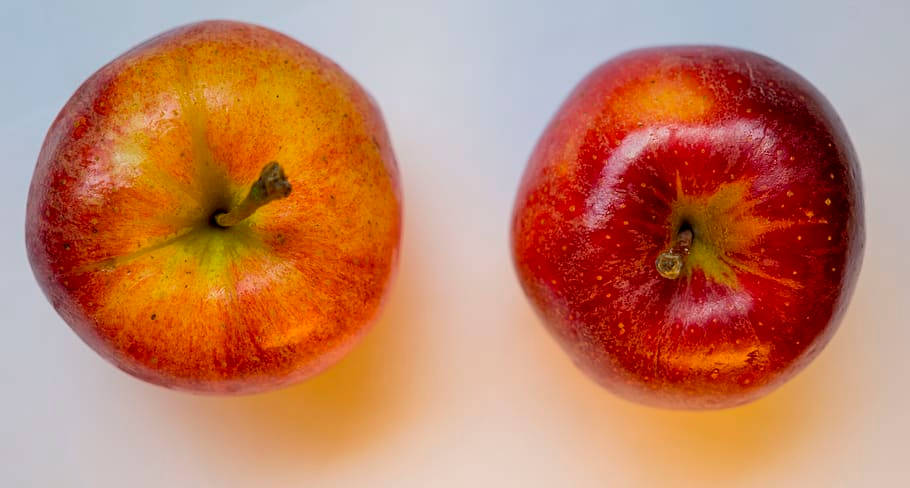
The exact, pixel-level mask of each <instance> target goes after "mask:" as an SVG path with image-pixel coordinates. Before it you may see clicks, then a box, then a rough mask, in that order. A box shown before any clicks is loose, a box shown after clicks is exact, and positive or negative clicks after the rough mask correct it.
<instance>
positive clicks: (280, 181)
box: [214, 161, 291, 227]
mask: <svg viewBox="0 0 910 488" xmlns="http://www.w3.org/2000/svg"><path fill="white" fill-rule="evenodd" d="M290 194H291V184H290V182H288V179H287V177H286V176H285V175H284V170H283V169H282V168H281V165H280V164H278V163H277V162H275V161H272V162H270V163H268V164H266V165H265V166H264V167H263V168H262V172H261V173H259V179H258V180H256V182H255V183H253V186H252V187H250V193H249V194H247V196H246V198H244V199H243V201H242V202H240V204H239V205H237V206H236V207H234V208H233V209H232V210H230V211H229V212H222V213H218V214H215V217H214V220H215V223H216V224H217V225H218V226H219V227H231V226H233V225H237V224H239V223H240V222H241V221H243V219H245V218H247V217H249V216H250V215H253V212H255V211H256V209H258V208H259V207H261V206H263V205H265V204H267V203H269V202H271V201H273V200H278V199H281V198H285V197H287V196H288V195H290Z"/></svg>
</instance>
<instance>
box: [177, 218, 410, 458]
mask: <svg viewBox="0 0 910 488" xmlns="http://www.w3.org/2000/svg"><path fill="white" fill-rule="evenodd" d="M411 237H413V236H408V238H411ZM403 242H404V241H403ZM414 246H419V243H411V244H409V245H408V246H407V247H409V248H411V247H414ZM408 254H409V253H408V252H407V249H403V250H402V253H401V254H400V256H401V261H400V262H399V268H398V273H397V276H396V278H395V279H394V281H393V283H392V286H391V288H390V289H389V291H388V293H389V295H388V296H387V301H386V303H385V305H384V307H383V310H382V311H381V313H380V315H379V317H378V319H377V322H376V323H375V324H374V325H373V328H372V329H371V330H370V331H369V332H368V333H367V335H366V337H364V339H363V340H362V341H361V343H360V344H358V345H356V346H355V347H354V349H353V350H352V351H351V352H350V353H349V354H348V355H347V356H346V357H344V358H343V359H342V360H341V361H339V362H338V363H337V364H335V365H334V366H332V367H330V368H329V369H328V370H326V371H324V372H323V373H321V374H319V375H317V376H315V377H313V378H310V379H309V380H306V381H304V382H302V383H300V384H298V385H294V386H291V387H288V388H285V389H283V390H279V391H275V392H270V393H265V394H259V395H251V396H241V397H231V398H223V397H204V396H192V395H183V396H182V397H181V398H174V399H172V400H173V402H169V403H173V405H172V408H174V409H178V410H179V411H178V413H177V415H175V416H176V417H179V419H180V420H181V421H182V422H185V423H186V424H187V426H188V427H187V428H188V429H191V430H192V431H193V435H189V436H184V438H189V439H191V440H193V441H194V442H198V443H199V444H200V445H199V446H196V448H195V449H194V450H196V451H198V452H200V453H202V454H203V455H204V457H210V458H212V459H213V460H214V463H215V464H221V463H224V462H228V463H230V462H231V460H232V459H253V458H254V459H255V460H256V464H257V465H258V466H260V467H261V466H262V463H265V464H266V465H268V466H272V468H274V469H277V470H279V471H280V470H281V469H285V470H288V469H300V468H305V469H308V470H321V469H323V468H327V467H329V466H331V465H332V464H333V463H334V462H336V461H340V460H342V459H343V458H346V457H350V456H353V455H355V454H356V453H357V452H358V451H360V450H364V449H369V448H371V447H376V446H380V447H381V446H382V445H383V444H384V441H387V440H388V439H390V438H392V437H394V436H395V435H396V433H399V432H402V431H405V430H407V424H408V422H409V421H412V420H413V419H414V418H415V416H416V415H417V414H418V412H419V411H420V410H419V408H418V406H417V405H416V404H417V403H419V400H418V399H417V396H416V395H417V388H416V387H415V385H414V380H413V377H412V374H411V372H412V371H413V370H414V366H415V360H414V359H413V354H412V352H413V348H414V347H415V344H416V343H417V342H419V341H420V340H421V339H420V336H421V334H422V332H421V330H420V329H421V327H420V319H419V317H420V316H421V315H422V312H421V310H420V308H419V306H420V305H419V304H421V303H423V302H424V300H421V296H422V295H421V285H420V282H419V276H420V274H421V273H422V266H421V265H420V263H415V262H412V261H413V260H412V259H411V258H409V257H408Z"/></svg>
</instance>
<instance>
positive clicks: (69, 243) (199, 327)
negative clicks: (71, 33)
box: [26, 21, 401, 393]
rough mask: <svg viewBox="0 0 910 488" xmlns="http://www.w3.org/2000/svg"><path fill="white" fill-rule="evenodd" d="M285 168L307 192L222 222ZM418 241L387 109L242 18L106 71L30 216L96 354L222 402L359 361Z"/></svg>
mask: <svg viewBox="0 0 910 488" xmlns="http://www.w3.org/2000/svg"><path fill="white" fill-rule="evenodd" d="M269 161H278V162H279V163H280V164H281V165H282V166H283V167H284V170H285V173H286V174H287V176H288V178H289V180H290V183H291V185H292V187H293V191H292V193H291V195H290V196H289V197H288V198H286V199H284V200H279V201H276V202H272V203H270V204H268V205H266V206H264V207H262V208H260V209H259V210H258V211H257V212H256V213H255V214H254V215H253V216H252V217H250V218H249V219H247V220H246V221H244V222H243V223H241V224H240V225H237V226H235V227H231V228H228V229H221V228H217V227H216V226H213V225H212V223H211V220H210V219H211V216H212V215H213V214H214V213H215V212H217V211H219V210H226V209H228V208H230V207H232V206H233V205H236V204H237V203H238V202H239V201H240V200H242V199H243V197H244V196H245V195H246V192H247V191H248V190H249V187H250V185H251V184H252V182H253V181H255V180H256V178H257V177H258V174H259V171H260V170H261V169H262V167H263V166H264V165H265V164H266V163H268V162H269ZM400 233H401V192H400V189H399V176H398V170H397V166H396V162H395V157H394V155H393V153H392V148H391V145H390V142H389V138H388V135H387V133H386V129H385V125H384V123H383V120H382V117H381V115H380V113H379V110H378V108H377V107H376V105H375V104H374V102H373V101H372V100H371V98H370V97H369V96H368V95H367V94H366V93H365V92H364V90H363V89H362V88H361V87H360V86H359V85H358V84H357V83H356V82H355V81H354V80H353V79H352V78H351V77H350V76H348V75H347V74H346V73H345V72H344V71H342V70H341V68H339V67H338V66H337V65H335V64H334V63H332V62H331V61H330V60H328V59H326V58H325V57H323V56H321V55H319V54H318V53H316V52H315V51H313V50H312V49H309V48H307V47H306V46H304V45H302V44H300V43H299V42H297V41H295V40H293V39H291V38H289V37H286V36H284V35H281V34H279V33H276V32H274V31H271V30H268V29H266V28H263V27H258V26H253V25H249V24H242V23H237V22H226V21H209V22H201V23H197V24H192V25H187V26H184V27H180V28H177V29H174V30H171V31H168V32H166V33H164V34H161V35H159V36H157V37H155V38H153V39H151V40H149V41H147V42H145V43H143V44H141V45H139V46H137V47H135V48H133V49H132V50H130V51H129V52H127V53H125V54H123V55H122V56H120V57H118V58H117V59H115V60H114V61H113V62H111V63H110V64H108V65H106V66H104V67H103V68H101V69H100V70H98V72H96V73H95V74H93V75H92V76H91V77H90V78H89V79H88V80H87V81H86V82H85V83H84V84H83V85H82V86H81V87H80V88H79V89H78V90H77V91H76V93H75V94H74V95H73V97H72V98H71V99H70V100H69V101H68V102H67V104H66V105H65V106H64V107H63V109H62V111H61V112H60V114H59V116H58V117H57V119H56V120H55V121H54V123H53V125H52V126H51V128H50V130H49V132H48V134H47V138H46V139H45V141H44V145H43V147H42V149H41V153H40V155H39V157H38V162H37V166H36V168H35V172H34V176H33V177H32V183H31V188H30V191H29V196H28V208H27V220H26V244H27V249H28V257H29V260H30V262H31V265H32V269H33V270H34V273H35V277H36V278H37V280H38V283H39V284H40V286H41V288H42V290H44V293H45V295H46V296H47V297H48V299H49V300H50V302H51V303H52V304H53V306H54V308H55V309H56V310H57V312H58V313H59V314H60V315H61V317H63V319H64V320H65V321H66V322H67V323H68V324H69V325H70V326H71V327H72V328H73V330H74V331H76V333H77V334H78V335H79V336H80V337H81V338H82V339H83V340H84V341H85V342H86V343H87V344H88V345H89V346H91V347H92V348H93V349H94V350H95V351H97V352H98V353H99V354H100V355H101V356H103V357H104V358H106V359H108V360H109V361H111V362H112V363H114V364H115V365H116V366H117V367H119V368H121V369H122V370H124V371H126V372H128V373H130V374H132V375H134V376H136V377H138V378H141V379H144V380H146V381H149V382H152V383H155V384H158V385H161V386H165V387H168V388H175V389H180V390H188V391H193V392H204V393H252V392H260V391H265V390H271V389H275V388H278V387H281V386H284V385H288V384H291V383H294V382H297V381H300V380H303V379H305V378H307V377H310V376H312V375H314V374H316V373H318V372H320V371H322V370H324V369H325V368H327V367H328V366H329V365H331V364H333V363H334V362H336V361H337V360H338V359H340V358H341V357H342V356H343V355H344V354H345V353H346V352H347V351H348V350H349V349H351V347H353V346H354V344H355V343H356V342H357V341H358V339H359V338H360V337H361V336H362V335H363V334H364V332H365V331H366V330H367V329H368V327H369V324H370V323H371V322H372V319H373V318H374V317H375V316H376V314H377V312H378V310H379V308H380V305H381V302H382V297H383V295H384V291H385V290H386V288H387V286H388V284H389V281H390V278H391V276H392V274H393V270H394V268H395V264H396V258H397V253H398V246H399V239H400Z"/></svg>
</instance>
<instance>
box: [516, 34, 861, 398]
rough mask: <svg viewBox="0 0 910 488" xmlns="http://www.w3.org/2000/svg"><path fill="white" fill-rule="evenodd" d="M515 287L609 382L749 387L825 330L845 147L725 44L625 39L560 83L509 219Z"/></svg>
mask: <svg viewBox="0 0 910 488" xmlns="http://www.w3.org/2000/svg"><path fill="white" fill-rule="evenodd" d="M512 225H513V227H512V245H513V255H514V260H515V265H516V268H517V271H518V275H519V277H520V280H521V282H522V285H523V286H524V289H525V292H526V293H527V295H528V296H529V297H530V299H531V301H532V303H533V304H534V306H535V307H536V309H537V311H538V312H539V313H540V315H541V316H542V317H543V320H544V322H545V323H546V324H547V327H548V328H549V330H550V332H551V333H552V334H553V335H554V336H555V337H556V339H557V340H558V341H559V343H560V344H561V345H562V346H563V348H564V349H565V350H566V351H567V352H568V354H569V356H570V357H571V358H572V360H573V361H574V362H575V363H576V364H577V365H578V366H579V367H580V368H581V369H582V370H584V371H585V372H586V373H587V374H589V375H590V376H591V377H593V378H594V379H595V380H596V381H598V382H599V383H600V384H602V385H603V386H605V387H606V388H608V389H609V390H611V391H613V392H616V393H618V394H620V395H622V396H624V397H626V398H629V399H632V400H636V401H639V402H642V403H646V404H650V405H655V406H663V407H671V408H689V409H702V408H721V407H729V406H733V405H739V404H742V403H746V402H749V401H751V400H755V399H756V398H759V397H761V396H762V395H764V394H766V393H768V392H770V391H771V390H773V389H775V388H776V387H778V386H780V385H781V384H782V383H784V382H785V381H787V379H789V378H791V377H793V375H794V374H796V373H797V372H798V371H800V370H801V369H802V368H803V367H805V366H806V364H808V363H809V362H810V361H811V360H812V359H813V358H814V357H815V356H816V355H818V353H819V352H820V351H821V350H822V348H823V347H824V346H825V344H826V343H827V342H828V341H829V340H830V339H831V336H832V334H834V331H835V329H836V328H837V325H838V322H839V321H840V319H841V317H842V316H843V314H844V309H845V308H846V306H847V302H848V301H849V298H850V295H851V293H852V290H853V287H854V284H855V283H856V279H857V275H858V273H859V268H860V264H861V261H862V254H863V245H864V227H863V199H862V189H861V183H860V173H859V166H858V164H857V159H856V154H855V153H854V151H853V147H852V145H851V144H850V140H849V138H848V137H847V133H846V131H845V129H844V126H843V124H842V123H841V122H840V120H839V119H838V117H837V114H836V113H835V112H834V109H833V108H831V106H830V104H829V103H828V102H827V101H826V100H825V99H824V97H823V96H822V95H821V94H820V93H819V92H818V90H816V89H815V88H814V87H813V86H812V85H810V84H809V82H808V81H806V80H805V79H803V78H802V77H800V76H799V75H798V74H796V73H794V72H793V71H791V70H790V69H788V68H786V67H784V66H782V65H781V64H779V63H777V62H775V61H773V60H771V59H768V58H766V57H764V56H761V55H759V54H755V53H752V52H748V51H742V50H738V49H730V48H723V47H701V46H692V47H660V48H653V49H644V50H638V51H633V52H630V53H627V54H624V55H622V56H620V57H617V58H615V59H613V60H611V61H608V62H607V63H605V64H603V65H601V66H600V67H598V68H597V69H596V70H594V72H592V73H591V74H590V75H589V76H588V77H587V78H585V79H584V80H583V81H582V82H581V83H580V84H579V85H578V87H576V88H575V90H574V91H573V92H572V94H571V95H570V96H569V98H568V100H567V101H566V102H565V103H564V104H563V106H562V108H560V110H559V111H558V112H557V114H556V116H555V117H554V119H553V120H552V122H551V123H550V125H549V127H547V129H546V131H545V132H544V134H543V136H542V137H541V138H540V140H539V142H538V144H537V147H536V148H535V150H534V153H533V154H532V156H531V159H530V162H529V163H528V167H527V169H526V171H525V174H524V177H523V180H522V183H521V187H520V190H519V192H518V196H517V199H516V203H515V210H514V217H513V222H512Z"/></svg>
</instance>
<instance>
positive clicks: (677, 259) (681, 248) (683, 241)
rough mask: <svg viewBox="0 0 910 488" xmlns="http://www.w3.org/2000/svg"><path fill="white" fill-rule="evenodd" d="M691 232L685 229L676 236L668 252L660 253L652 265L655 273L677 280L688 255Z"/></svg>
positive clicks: (690, 244)
mask: <svg viewBox="0 0 910 488" xmlns="http://www.w3.org/2000/svg"><path fill="white" fill-rule="evenodd" d="M692 237H693V235H692V230H691V229H685V230H682V231H680V232H679V234H677V235H676V242H675V243H674V244H673V246H672V247H670V249H669V250H667V251H664V252H662V253H660V256H657V261H656V262H655V263H654V265H655V266H656V267H657V272H658V273H660V275H661V276H663V277H664V278H667V279H670V280H675V279H676V278H679V274H680V273H681V272H682V269H683V265H685V264H686V263H685V259H686V256H688V255H689V248H690V247H691V246H692Z"/></svg>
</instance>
